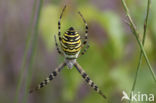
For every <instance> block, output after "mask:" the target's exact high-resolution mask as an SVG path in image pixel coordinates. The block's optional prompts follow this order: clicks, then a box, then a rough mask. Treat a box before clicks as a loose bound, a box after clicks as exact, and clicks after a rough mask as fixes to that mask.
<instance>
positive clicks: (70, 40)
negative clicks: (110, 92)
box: [30, 6, 106, 98]
mask: <svg viewBox="0 0 156 103" xmlns="http://www.w3.org/2000/svg"><path fill="white" fill-rule="evenodd" d="M65 8H66V6H64V8H63V10H62V13H61V15H60V19H59V21H58V37H59V42H60V45H61V48H59V45H58V43H57V41H56V36H54V38H55V43H56V47H57V51H58V53H59V54H61V55H63V56H64V57H65V60H64V62H63V63H62V64H60V65H59V66H58V68H56V69H55V70H54V71H53V72H52V73H51V74H50V75H49V77H48V78H47V79H45V80H44V81H43V82H41V83H40V84H39V85H38V87H36V88H35V89H33V90H31V91H30V93H32V92H33V91H34V90H38V89H40V88H42V87H44V86H45V85H47V84H48V83H49V82H50V81H51V80H53V79H54V78H55V77H56V76H57V75H58V73H59V72H60V71H61V70H62V69H63V68H64V67H65V66H68V68H69V69H72V68H73V66H74V67H75V68H76V69H77V70H78V71H79V73H80V74H81V76H82V77H83V78H84V79H85V81H86V82H87V84H89V86H90V87H92V88H93V89H94V90H95V91H96V92H97V93H99V94H100V95H101V96H103V97H104V98H106V96H105V95H104V94H103V93H102V91H101V90H100V89H99V88H98V86H97V85H96V84H95V83H94V82H93V81H92V80H91V79H90V78H89V76H88V75H87V74H86V72H85V71H84V70H83V69H82V67H81V66H80V65H79V64H78V63H77V61H76V59H77V58H78V57H80V56H81V55H83V54H84V53H85V52H86V51H87V49H88V47H89V45H88V43H87V38H88V25H87V23H86V21H85V19H84V18H83V16H82V14H81V13H80V12H78V14H79V15H80V16H81V18H82V20H83V22H84V23H85V28H86V31H85V37H84V39H83V40H81V37H80V35H79V33H78V32H76V31H75V30H74V28H73V27H70V28H69V29H68V30H67V31H66V32H65V33H64V34H63V36H61V18H62V15H63V12H64V10H65ZM84 47H85V48H84ZM82 48H83V50H82V51H80V50H81V49H82Z"/></svg>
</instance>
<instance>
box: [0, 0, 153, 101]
mask: <svg viewBox="0 0 156 103" xmlns="http://www.w3.org/2000/svg"><path fill="white" fill-rule="evenodd" d="M37 1H38V0H37ZM125 1H126V3H127V4H128V6H129V9H130V12H131V15H132V17H133V19H134V21H135V24H136V25H137V29H138V31H139V32H140V38H141V37H142V34H143V24H144V19H145V15H146V5H147V0H125ZM33 3H34V1H33V0H0V24H1V25H0V103H12V102H13V100H14V99H15V95H16V87H17V84H18V79H19V77H20V69H21V65H22V59H23V55H24V50H25V45H26V40H27V36H28V31H29V28H30V21H31V17H32V8H33ZM64 4H67V9H66V11H65V13H64V15H63V18H62V25H61V28H62V29H61V31H62V33H64V32H65V31H66V30H67V29H68V28H69V27H70V26H73V27H74V28H75V29H76V30H77V31H78V32H79V33H80V35H82V36H83V35H84V33H85V32H84V30H85V25H84V23H83V22H82V20H81V18H80V16H79V15H78V14H77V11H81V13H82V14H83V16H84V18H85V19H86V21H87V23H88V26H89V35H88V37H89V44H90V48H89V49H88V51H87V53H86V54H85V55H83V56H81V57H80V58H78V60H77V61H78V62H79V64H80V65H81V66H82V67H83V68H84V70H85V71H86V72H87V74H88V75H89V76H90V77H91V79H92V80H93V81H94V82H95V83H96V84H97V85H98V86H99V88H100V89H101V90H102V91H103V92H104V93H105V94H106V95H107V97H108V99H109V101H110V102H111V103H121V97H122V91H123V90H124V91H126V92H127V93H128V94H129V93H130V91H131V88H132V84H133V81H134V76H135V73H136V68H137V64H138V61H139V53H140V49H139V46H138V44H137V42H136V39H135V38H134V36H133V34H132V33H131V30H130V29H129V27H128V25H127V24H126V23H125V21H126V17H125V13H124V11H123V7H122V4H121V0H44V2H43V8H42V10H41V17H40V23H39V37H38V40H37V49H36V56H35V61H34V65H33V69H32V79H31V80H32V81H31V85H30V88H33V87H35V86H36V85H37V84H38V83H39V82H40V81H42V80H44V79H45V78H46V77H47V76H48V74H49V73H50V72H52V71H53V70H54V69H55V68H56V67H57V66H58V65H59V64H60V63H61V62H62V61H63V60H64V58H63V57H61V56H59V55H58V53H57V51H56V47H55V43H54V34H57V32H58V29H57V22H58V19H59V15H60V13H61V10H62V8H63V6H64ZM155 4H156V1H155V0H152V6H151V12H150V17H149V25H148V30H147V38H146V42H145V50H146V52H147V54H148V57H149V60H150V62H151V65H152V67H153V68H154V71H156V69H155V68H156V46H155V44H156V29H155V28H156V6H155ZM36 5H38V2H37V4H36ZM35 18H36V16H35ZM33 27H34V26H33ZM31 50H32V49H31V48H30V50H29V51H28V54H27V61H26V68H25V73H24V76H23V79H22V87H21V89H20V94H19V95H20V96H19V100H18V102H19V103H22V101H23V98H24V88H25V82H26V78H28V76H29V74H28V73H27V70H28V68H27V65H28V61H29V57H30V54H31ZM155 73H156V72H155ZM135 92H136V93H138V92H141V93H153V94H156V85H155V82H154V80H153V78H152V75H151V74H150V71H149V69H148V66H147V64H146V62H145V60H144V59H143V63H142V65H141V69H140V71H139V74H138V78H137V83H136V90H135ZM28 103H106V101H105V100H104V99H103V98H102V97H101V96H100V95H98V94H97V93H96V92H95V91H94V90H92V89H91V88H90V87H89V86H88V85H87V84H86V83H85V82H84V80H83V79H82V78H81V76H80V74H79V73H78V72H77V70H76V69H75V68H73V69H72V70H69V69H67V68H64V69H63V70H62V72H61V73H60V75H59V76H57V78H55V80H53V81H52V82H51V83H50V84H49V85H48V86H46V87H45V88H44V89H41V90H40V91H37V92H35V93H33V94H31V95H29V97H28ZM133 103H135V102H133ZM136 103H148V102H136ZM153 103H154V102H153Z"/></svg>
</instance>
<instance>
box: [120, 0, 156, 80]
mask: <svg viewBox="0 0 156 103" xmlns="http://www.w3.org/2000/svg"><path fill="white" fill-rule="evenodd" d="M122 4H123V6H124V9H125V12H126V15H127V17H128V20H129V22H130V27H131V30H132V31H133V34H134V36H135V38H136V40H137V42H138V44H139V46H140V49H141V51H142V53H143V55H144V57H145V60H146V63H147V65H148V67H149V69H150V72H151V74H152V77H153V79H154V81H155V82H156V76H155V74H154V71H153V69H152V66H151V64H150V62H149V59H148V57H147V54H146V52H145V50H144V48H143V45H142V43H141V42H140V41H139V38H138V33H137V31H136V26H135V24H134V23H133V21H132V18H131V16H130V13H129V10H128V7H127V5H126V3H125V1H124V0H122Z"/></svg>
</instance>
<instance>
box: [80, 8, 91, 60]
mask: <svg viewBox="0 0 156 103" xmlns="http://www.w3.org/2000/svg"><path fill="white" fill-rule="evenodd" d="M78 14H79V15H80V17H81V18H82V20H83V22H84V24H85V29H86V30H85V36H84V41H83V44H82V45H81V47H82V48H83V47H84V46H85V45H86V47H85V48H84V50H83V51H82V52H81V54H80V55H79V57H80V56H81V55H84V54H85V52H86V51H87V49H88V48H89V44H88V24H87V22H86V20H85V19H84V17H83V15H82V14H81V12H80V11H79V12H78Z"/></svg>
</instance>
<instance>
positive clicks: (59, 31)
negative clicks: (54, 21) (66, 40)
mask: <svg viewBox="0 0 156 103" xmlns="http://www.w3.org/2000/svg"><path fill="white" fill-rule="evenodd" d="M65 9H66V5H65V6H64V8H63V10H62V12H61V15H60V18H59V21H58V36H59V41H60V42H61V39H62V38H61V19H62V15H63V12H64V11H65Z"/></svg>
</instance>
